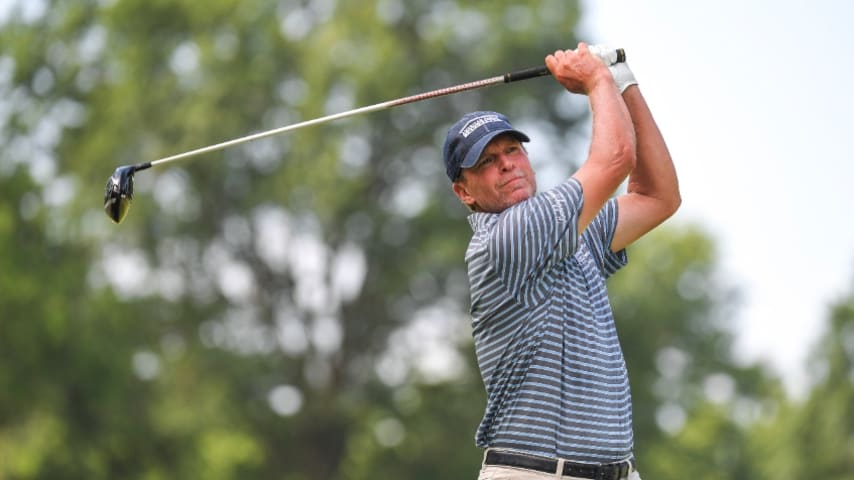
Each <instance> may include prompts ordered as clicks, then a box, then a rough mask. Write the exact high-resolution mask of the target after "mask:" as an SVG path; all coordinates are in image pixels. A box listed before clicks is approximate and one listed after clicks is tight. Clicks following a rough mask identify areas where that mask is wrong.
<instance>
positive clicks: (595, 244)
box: [583, 198, 628, 278]
mask: <svg viewBox="0 0 854 480" xmlns="http://www.w3.org/2000/svg"><path fill="white" fill-rule="evenodd" d="M617 213H618V212H617V199H615V198H612V199H610V200H608V201H607V202H606V203H605V205H604V206H603V207H602V210H600V211H599V214H598V215H596V217H595V218H594V219H593V221H592V222H590V225H588V226H587V229H586V230H585V231H584V234H583V239H584V242H585V243H586V244H587V247H588V248H589V249H590V251H591V252H592V253H593V257H594V258H595V260H596V265H597V266H598V267H599V271H600V273H601V274H602V276H603V277H604V278H608V277H610V276H611V275H613V274H614V273H616V272H617V270H619V269H621V268H623V267H624V266H625V265H626V264H627V263H628V257H627V255H626V249H622V250H620V251H618V252H612V251H611V240H612V239H613V238H614V232H615V231H616V229H617Z"/></svg>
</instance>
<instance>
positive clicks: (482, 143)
mask: <svg viewBox="0 0 854 480" xmlns="http://www.w3.org/2000/svg"><path fill="white" fill-rule="evenodd" d="M504 133H511V134H513V135H514V136H515V137H516V138H518V139H519V141H522V142H530V141H531V139H530V138H528V136H527V135H525V134H524V133H522V132H520V131H519V130H513V129H508V130H496V131H494V132H489V133H487V134H486V135H484V136H483V137H482V138H481V139H479V140H478V141H477V142H476V143H475V144H474V146H473V147H472V148H471V149H469V151H468V153H467V154H466V158H464V159H463V162H462V163H461V164H460V168H471V167H473V166H475V165H476V164H477V161H478V160H479V159H480V155H481V154H482V153H483V149H484V148H486V146H487V145H489V142H491V141H492V139H493V138H495V137H497V136H499V135H501V134H504Z"/></svg>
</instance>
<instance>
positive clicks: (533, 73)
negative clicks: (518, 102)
mask: <svg viewBox="0 0 854 480" xmlns="http://www.w3.org/2000/svg"><path fill="white" fill-rule="evenodd" d="M616 52H617V61H616V62H615V63H622V62H625V61H626V51H625V50H623V49H622V48H618V49H616ZM550 74H551V72H549V69H548V67H546V66H545V65H543V66H540V67H531V68H526V69H524V70H517V71H515V72H510V73H505V74H504V83H510V82H518V81H519V80H527V79H529V78H537V77H544V76H546V75H550Z"/></svg>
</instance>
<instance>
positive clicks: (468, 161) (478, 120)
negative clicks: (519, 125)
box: [442, 112, 531, 182]
mask: <svg viewBox="0 0 854 480" xmlns="http://www.w3.org/2000/svg"><path fill="white" fill-rule="evenodd" d="M502 133H511V134H513V135H514V136H515V137H516V138H518V139H519V141H521V142H530V141H531V139H530V138H528V136H527V135H525V134H524V133H522V132H520V131H519V130H516V129H515V128H513V125H510V121H509V120H507V117H505V116H504V115H502V114H500V113H498V112H471V113H467V114H466V115H464V116H463V118H461V119H459V120H458V121H457V123H455V124H454V125H453V126H452V127H451V128H450V129H448V135H447V136H446V137H445V147H444V148H443V152H442V153H443V154H444V156H445V173H446V174H447V175H448V178H450V179H451V181H452V182H455V181H457V179H459V178H460V172H461V171H462V169H464V168H471V167H473V166H474V165H475V164H476V163H477V160H478V159H479V158H480V154H481V153H483V149H484V148H486V145H487V144H489V142H490V141H492V139H493V138H495V137H497V136H498V135H501V134H502Z"/></svg>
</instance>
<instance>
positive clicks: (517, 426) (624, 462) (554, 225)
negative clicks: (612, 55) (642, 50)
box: [444, 43, 681, 480]
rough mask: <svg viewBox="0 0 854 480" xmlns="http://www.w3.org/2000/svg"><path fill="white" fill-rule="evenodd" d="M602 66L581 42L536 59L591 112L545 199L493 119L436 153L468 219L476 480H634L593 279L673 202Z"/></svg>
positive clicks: (617, 83)
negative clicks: (570, 161) (482, 403)
mask: <svg viewBox="0 0 854 480" xmlns="http://www.w3.org/2000/svg"><path fill="white" fill-rule="evenodd" d="M608 53H609V52H608V51H607V50H606V49H604V48H601V47H588V46H587V45H585V44H583V43H581V44H579V45H578V48H577V49H576V50H566V51H556V52H555V53H554V54H552V55H549V56H548V57H546V66H547V67H548V69H549V71H550V72H551V74H552V76H553V77H554V78H555V80H557V81H558V82H559V83H560V84H561V85H562V86H563V87H565V88H566V90H568V91H569V92H572V93H578V94H584V95H587V97H588V100H589V103H590V109H591V111H592V129H593V131H592V136H591V142H590V149H589V153H588V156H587V158H586V160H585V161H584V162H583V164H582V165H581V167H580V168H579V169H578V170H577V171H576V172H575V173H574V174H573V175H572V176H571V177H570V178H569V179H567V180H566V181H564V182H563V183H561V184H559V185H558V186H556V187H555V188H553V189H550V190H548V191H545V192H542V193H537V191H536V190H537V187H536V179H535V177H534V172H533V170H532V168H531V164H530V162H529V160H528V155H527V152H526V150H525V148H524V146H523V142H527V141H529V138H528V136H527V135H526V134H524V133H522V132H521V131H519V130H516V129H515V128H514V127H513V126H512V125H511V124H510V123H509V121H508V120H507V118H506V117H504V116H503V115H501V114H499V113H496V112H473V113H469V114H467V115H465V116H464V117H463V118H462V119H460V120H459V121H458V122H457V123H456V124H454V125H453V126H452V127H451V128H450V129H449V130H448V134H447V138H446V140H445V145H444V160H445V167H446V172H447V175H448V177H449V178H450V180H451V181H452V182H453V191H454V193H455V194H456V195H457V197H459V199H460V200H461V201H462V202H463V203H464V204H465V205H466V206H468V207H469V209H471V210H472V212H473V213H472V214H471V215H470V216H469V222H470V224H471V226H472V229H473V230H474V234H473V237H472V239H471V242H470V243H469V246H468V249H467V251H466V255H465V260H466V264H467V267H468V275H469V281H470V284H471V315H472V325H473V335H474V339H475V349H476V354H477V361H478V364H479V367H480V369H481V374H482V377H483V382H484V386H485V387H486V393H487V402H486V409H485V413H484V416H483V420H482V421H481V423H480V426H479V427H478V430H477V433H476V436H475V437H476V438H475V440H476V443H477V445H478V446H480V447H482V448H484V449H485V453H484V460H483V465H482V468H481V473H480V477H479V478H480V479H483V480H485V479H547V478H548V479H554V478H591V479H592V478H596V479H621V478H632V479H639V478H640V476H639V474H638V473H637V470H636V466H635V462H634V456H633V447H634V445H633V433H632V405H631V395H630V391H629V383H628V377H627V372H626V366H625V361H624V359H623V354H622V349H621V346H620V343H619V340H618V338H617V331H616V328H615V325H614V318H613V314H612V312H611V307H610V303H609V300H608V293H607V290H606V286H605V280H606V279H607V278H608V277H609V276H610V275H612V274H613V273H615V272H616V271H617V270H619V269H620V268H621V267H623V266H624V265H626V263H627V257H626V252H625V248H626V247H627V246H628V245H630V244H631V243H632V242H634V241H635V240H637V239H638V238H640V237H641V236H642V235H644V234H645V233H647V232H649V231H650V230H652V229H653V228H655V227H656V226H658V225H659V224H661V223H662V222H663V221H664V220H666V219H667V218H668V217H670V216H671V215H673V214H674V213H675V212H676V210H677V208H678V207H679V204H680V202H681V199H680V194H679V187H678V183H677V178H676V172H675V169H674V167H673V162H672V159H671V158H670V154H669V152H668V150H667V146H666V144H665V142H664V139H663V137H662V135H661V133H660V131H659V129H658V127H657V125H656V123H655V121H654V119H653V117H652V114H651V113H650V110H649V108H648V107H647V104H646V101H645V100H644V98H643V96H642V95H641V92H640V90H639V88H638V86H637V82H636V81H635V78H634V75H633V74H632V72H631V70H630V69H629V67H628V65H627V64H626V63H616V64H614V65H611V66H610V67H609V66H606V64H605V63H603V61H602V60H601V59H600V57H601V58H605V57H606V55H607V54H608ZM626 178H628V187H627V191H626V193H625V194H621V195H618V196H616V197H613V198H612V196H613V194H614V193H615V191H616V190H617V188H618V187H619V186H620V185H621V184H622V182H623V181H624V180H625V179H626Z"/></svg>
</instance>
